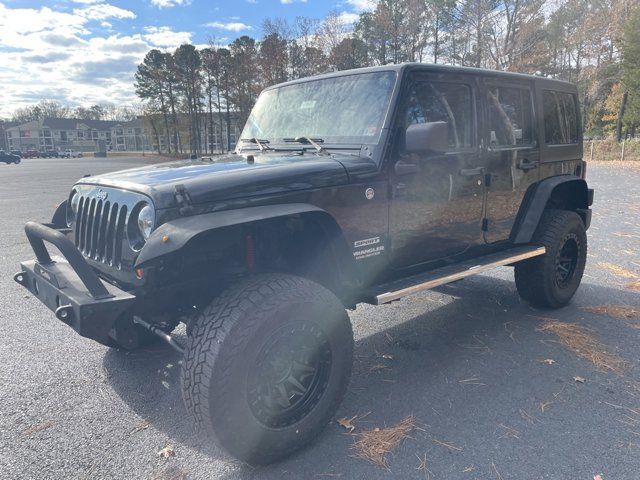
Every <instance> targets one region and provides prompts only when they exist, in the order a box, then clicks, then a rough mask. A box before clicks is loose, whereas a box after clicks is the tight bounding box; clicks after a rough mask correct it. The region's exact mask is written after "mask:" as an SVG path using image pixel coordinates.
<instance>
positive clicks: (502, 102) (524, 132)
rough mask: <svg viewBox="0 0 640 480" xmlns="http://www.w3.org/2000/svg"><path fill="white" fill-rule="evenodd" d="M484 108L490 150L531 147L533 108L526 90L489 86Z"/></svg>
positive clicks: (529, 93)
mask: <svg viewBox="0 0 640 480" xmlns="http://www.w3.org/2000/svg"><path fill="white" fill-rule="evenodd" d="M487 104H488V106H489V109H488V111H489V131H490V134H491V138H490V143H491V145H492V146H518V145H530V144H531V143H533V128H532V125H533V118H532V117H533V108H532V106H531V91H530V90H529V89H528V88H518V87H499V86H490V87H489V88H488V89H487Z"/></svg>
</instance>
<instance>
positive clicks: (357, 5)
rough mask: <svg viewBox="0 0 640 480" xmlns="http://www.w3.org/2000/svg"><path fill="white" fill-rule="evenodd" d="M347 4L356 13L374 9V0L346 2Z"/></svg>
mask: <svg viewBox="0 0 640 480" xmlns="http://www.w3.org/2000/svg"><path fill="white" fill-rule="evenodd" d="M347 3H348V4H349V5H351V6H352V7H353V9H354V10H356V11H358V12H363V11H365V10H373V9H374V8H375V7H376V1H375V0H347Z"/></svg>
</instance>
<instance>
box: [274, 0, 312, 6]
mask: <svg viewBox="0 0 640 480" xmlns="http://www.w3.org/2000/svg"><path fill="white" fill-rule="evenodd" d="M296 2H300V3H307V0H280V3H281V4H283V5H291V4H292V3H296Z"/></svg>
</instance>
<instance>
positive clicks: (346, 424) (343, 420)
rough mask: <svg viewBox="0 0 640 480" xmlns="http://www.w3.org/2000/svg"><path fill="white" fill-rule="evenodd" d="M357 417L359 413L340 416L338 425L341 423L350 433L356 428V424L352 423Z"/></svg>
mask: <svg viewBox="0 0 640 480" xmlns="http://www.w3.org/2000/svg"><path fill="white" fill-rule="evenodd" d="M356 418H358V416H357V415H354V416H353V417H351V418H347V417H345V418H339V419H338V420H337V422H338V425H340V426H341V427H344V428H345V429H346V430H349V433H351V432H353V431H354V430H355V428H356V426H355V425H354V424H353V423H352V422H353V421H354V420H355V419H356Z"/></svg>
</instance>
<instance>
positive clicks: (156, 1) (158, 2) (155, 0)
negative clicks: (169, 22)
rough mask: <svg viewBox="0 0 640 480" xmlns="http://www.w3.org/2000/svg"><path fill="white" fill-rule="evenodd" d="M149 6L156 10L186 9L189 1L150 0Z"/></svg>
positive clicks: (189, 3)
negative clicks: (156, 8)
mask: <svg viewBox="0 0 640 480" xmlns="http://www.w3.org/2000/svg"><path fill="white" fill-rule="evenodd" d="M151 5H153V6H154V7H158V8H171V7H186V6H187V5H191V0H151Z"/></svg>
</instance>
